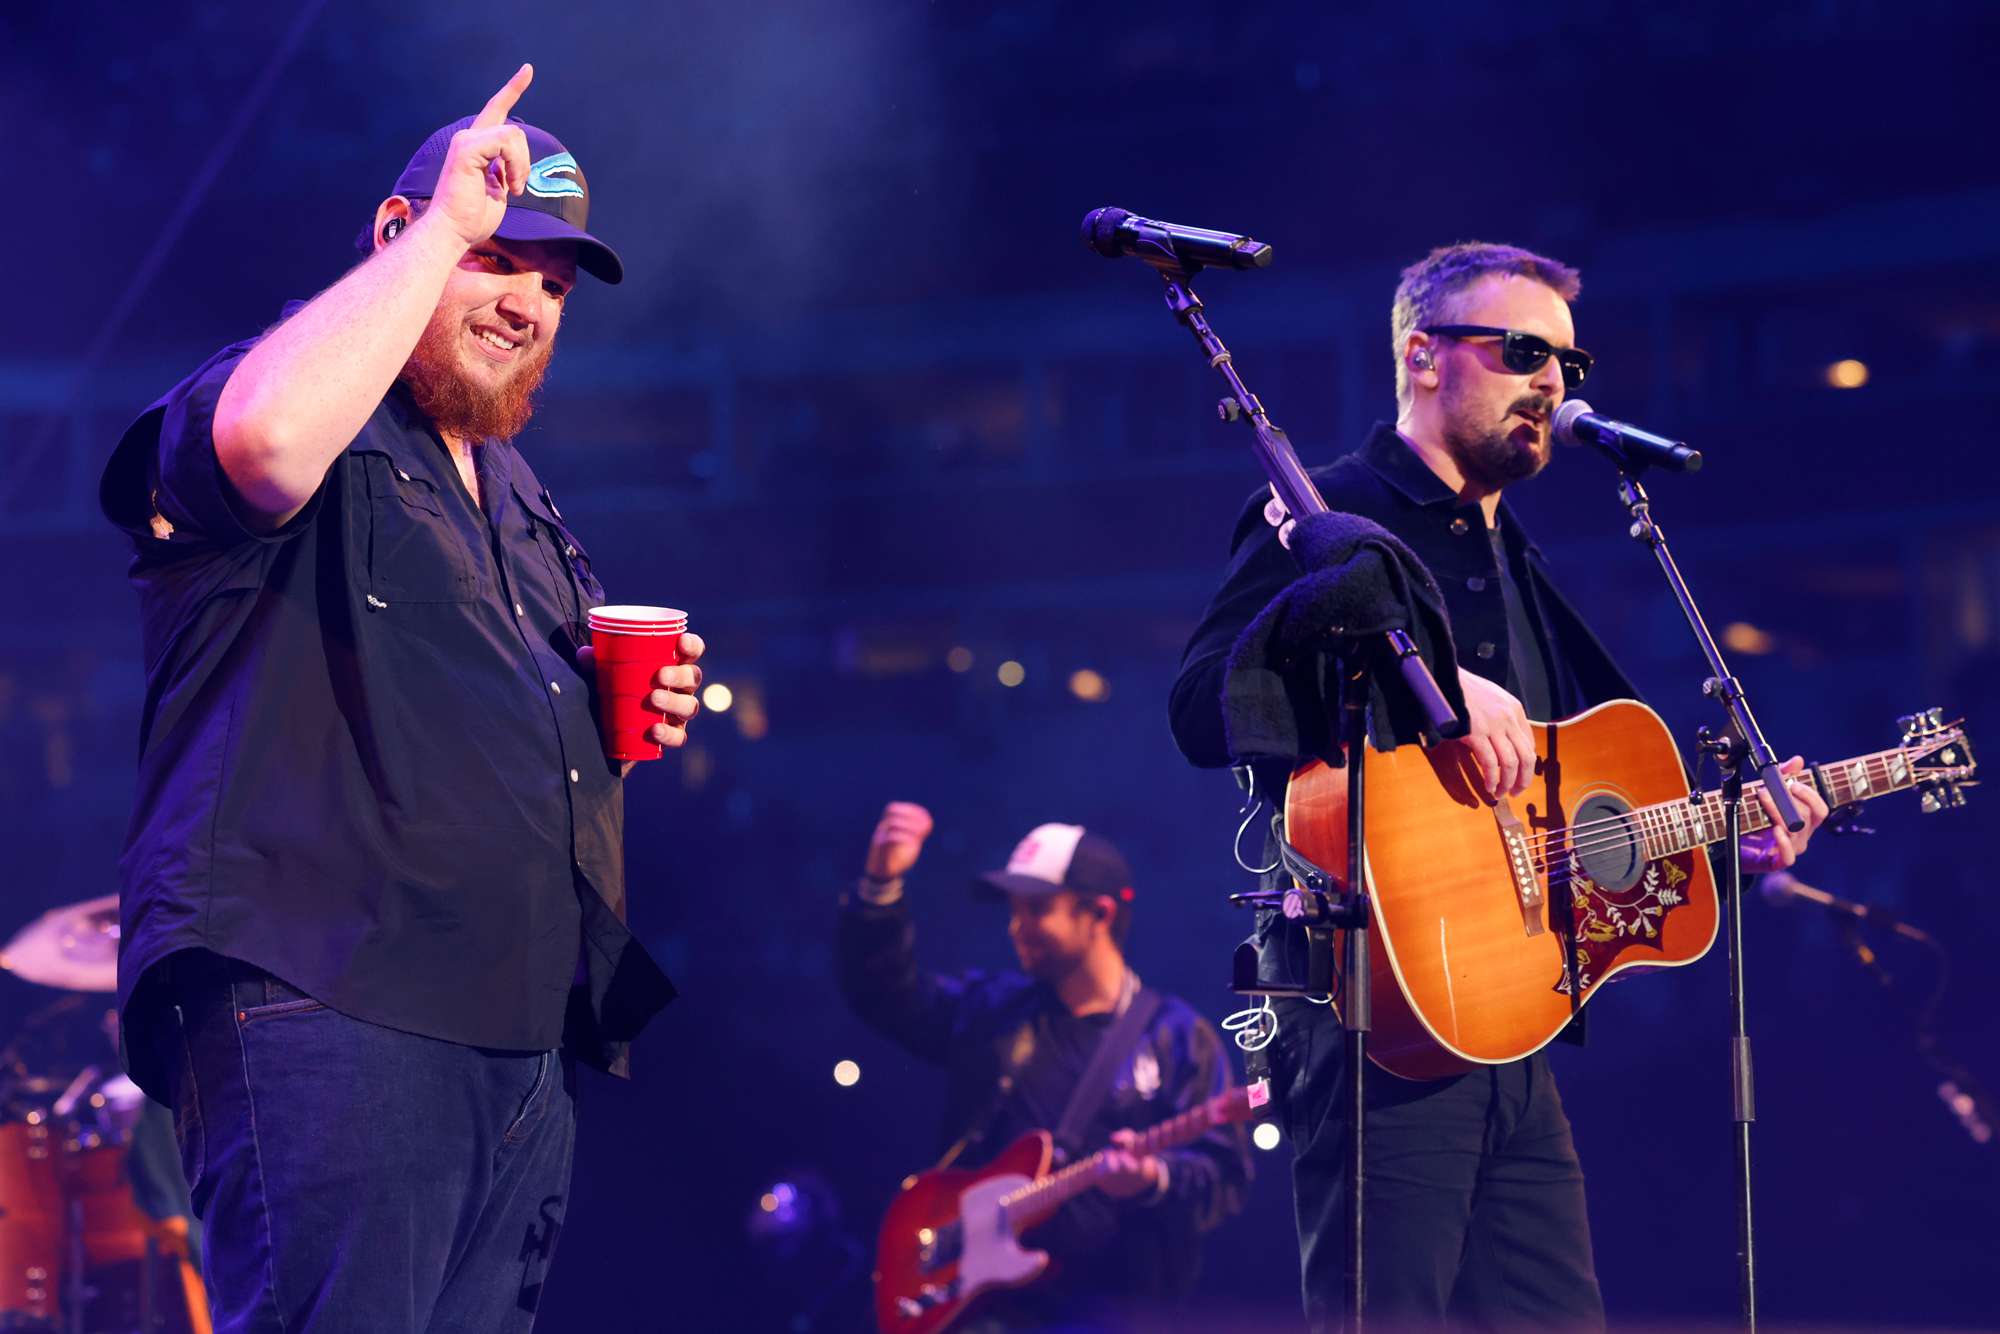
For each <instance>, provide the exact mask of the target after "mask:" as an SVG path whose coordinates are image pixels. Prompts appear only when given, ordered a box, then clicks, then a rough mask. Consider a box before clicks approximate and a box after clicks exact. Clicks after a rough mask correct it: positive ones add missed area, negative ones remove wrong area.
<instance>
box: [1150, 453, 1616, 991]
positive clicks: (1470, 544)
mask: <svg viewBox="0 0 2000 1334" xmlns="http://www.w3.org/2000/svg"><path fill="white" fill-rule="evenodd" d="M1310 475H1311V477H1312V479H1313V481H1314V483H1315V484H1316V485H1317V486H1318V487H1319V490H1320V494H1321V496H1323V497H1324V498H1325V500H1326V503H1327V505H1328V506H1330V507H1331V508H1333V509H1336V510H1345V511H1347V512H1348V513H1351V514H1359V515H1361V516H1363V517H1364V518H1369V519H1373V520H1374V521H1375V522H1376V523H1379V524H1381V525H1382V526H1383V527H1384V528H1386V529H1388V530H1389V531H1390V532H1392V533H1394V534H1395V535H1396V536H1397V537H1400V538H1401V539H1403V541H1404V542H1405V543H1407V544H1408V545H1409V547H1410V549H1411V550H1412V551H1414V552H1415V553H1416V554H1417V558H1418V559H1419V560H1421V561H1423V563H1424V565H1425V567H1426V568H1428V569H1429V570H1430V572H1431V573H1432V574H1433V575H1434V576H1436V578H1437V582H1438V586H1439V587H1440V588H1441V589H1442V590H1443V592H1444V600H1445V609H1446V611H1447V612H1448V614H1449V615H1450V617H1451V634H1452V639H1453V641H1454V644H1455V646H1456V648H1457V650H1458V655H1459V661H1458V664H1457V665H1458V666H1460V667H1463V668H1464V669H1465V670H1466V671H1468V672H1471V673H1473V674H1475V675H1478V676H1483V677H1486V678H1487V679H1488V680H1490V681H1493V682H1495V683H1497V684H1499V685H1502V686H1505V687H1508V688H1509V689H1511V690H1513V691H1515V692H1517V694H1518V693H1519V692H1521V691H1523V690H1524V689H1525V690H1526V691H1527V692H1528V693H1530V694H1534V695H1536V696H1537V697H1538V698H1537V701H1536V702H1537V704H1538V705H1539V704H1540V702H1541V698H1542V697H1544V696H1545V697H1546V701H1547V705H1548V711H1549V712H1550V713H1553V714H1554V715H1555V716H1556V717H1558V718H1560V717H1567V716H1569V715H1570V714H1573V713H1577V712H1580V711H1582V710H1583V709H1585V708H1588V707H1590V706H1591V705H1593V704H1602V703H1604V702H1605V701H1606V700H1611V699H1623V698H1634V697H1636V695H1637V692H1636V691H1635V690H1634V689H1633V687H1632V684H1631V682H1630V681H1629V680H1628V679H1627V678H1626V676H1625V674H1624V672H1622V671H1621V670H1619V668H1618V666H1617V664H1616V663H1615V662H1613V661H1612V658H1611V655H1610V654H1609V653H1607V652H1606V651H1605V649H1604V646H1603V644H1601V643H1599V642H1598V639H1597V636H1596V635H1594V634H1593V633H1592V632H1591V630H1590V628H1589V627H1588V626H1587V625H1586V624H1585V623H1584V621H1583V618H1582V617H1581V616H1580V615H1578V614H1577V611H1576V609H1575V608H1574V607H1572V606H1571V605H1570V603H1569V602H1568V600H1567V599H1565V598H1564V597H1563V595H1562V594H1561V593H1560V592H1558V591H1557V589H1556V586H1555V584H1554V583H1553V582H1552V581H1551V579H1550V578H1549V571H1548V564H1547V562H1546V561H1545V560H1544V559H1543V557H1542V553H1541V551H1540V549H1539V548H1537V547H1536V546H1535V544H1534V543H1533V542H1532V541H1530V540H1529V538H1528V536H1527V534H1526V532H1525V531H1524V530H1523V529H1522V527H1521V525H1520V522H1519V521H1518V520H1517V519H1516V518H1515V517H1514V512H1513V510H1512V509H1511V508H1510V507H1509V506H1508V504H1507V502H1506V500H1505V499H1502V500H1501V502H1500V505H1499V507H1498V511H1497V514H1496V523H1497V526H1498V529H1499V538H1500V540H1499V541H1498V542H1495V541H1494V540H1493V539H1492V537H1491V536H1490V535H1489V534H1488V530H1487V526H1486V519H1485V516H1484V514H1482V513H1481V511H1480V508H1479V505H1478V503H1477V502H1471V501H1461V500H1460V499H1459V498H1458V496H1457V494H1456V493H1454V492H1453V491H1452V489H1451V488H1450V487H1448V486H1446V485H1445V484H1444V482H1443V480H1442V479H1440V478H1439V477H1438V475H1437V474H1436V473H1434V472H1432V471H1431V470H1430V466H1429V465H1428V464H1426V463H1425V462H1424V461H1423V459H1422V458H1420V457H1418V455H1417V453H1416V451H1415V450H1413V449H1411V448H1410V447H1409V445H1407V444H1406V443H1404V441H1403V439H1402V438H1401V437H1400V436H1398V435H1397V434H1396V430H1395V428H1394V427H1392V426H1388V425H1386V424H1377V425H1376V427H1375V429H1374V430H1373V431H1372V432H1371V433H1370V434H1369V436H1368V439H1367V440H1366V441H1365V442H1363V444H1362V446H1361V448H1359V449H1357V450H1355V451H1354V452H1353V453H1351V454H1347V455H1344V456H1342V457H1341V458H1339V459H1336V460H1334V462H1332V463H1330V464H1326V465H1324V466H1321V467H1318V468H1314V469H1312V470H1311V474H1310ZM1269 497H1270V493H1269V491H1266V490H1259V491H1258V492H1257V493H1256V494H1255V495H1253V496H1251V497H1250V500H1249V502H1248V504H1246V505H1245V507H1244V509H1243V512H1242V514H1241V516H1240V517H1239V518H1238V519H1237V522H1236V530H1235V536H1234V538H1233V539H1232V543H1231V547H1230V558H1229V568H1228V572H1227V573H1226V574H1224V576H1223V579H1222V586H1221V587H1220V588H1219V589H1218V590H1217V591H1216V594H1215V596H1214V597H1213V598H1211V599H1210V600H1209V604H1208V608H1207V610H1206V611H1205V612H1203V614H1202V618H1201V622H1200V624H1198V625H1197V626H1196V627H1195V631H1194V634H1193V635H1192V636H1191V637H1190V638H1189V640H1188V645H1187V651H1186V653H1185V654H1184V655H1183V656H1182V658H1181V671H1180V677H1179V679H1177V680H1176V681H1175V682H1174V687H1173V694H1172V698H1171V700H1170V703H1169V713H1170V720H1171V722H1172V726H1173V733H1174V740H1175V741H1176V742H1177V743H1178V744H1179V746H1180V749H1181V753H1182V754H1184V755H1185V756H1187V758H1188V759H1189V760H1190V761H1191V762H1193V763H1194V764H1197V765H1200V766H1203V767H1205V768H1219V767H1221V766H1223V765H1227V764H1229V763H1231V762H1232V759H1233V757H1232V756H1231V755H1230V753H1229V743H1228V736H1227V733H1226V731H1225V729H1224V727H1223V715H1222V681H1223V672H1224V665H1225V663H1226V661H1227V659H1228V656H1229V650H1230V647H1231V646H1232V645H1233V644H1235V642H1236V637H1237V636H1238V635H1240V634H1241V633H1242V632H1243V630H1244V627H1246V626H1247V625H1249V624H1250V621H1251V619H1252V618H1253V617H1255V616H1256V615H1257V613H1258V612H1260V611H1262V610H1263V609H1264V606H1265V605H1266V604H1267V603H1269V602H1270V601H1271V600H1272V599H1273V598H1275V597H1276V596H1277V595H1278V594H1279V593H1281V592H1283V591H1284V589H1285V587H1286V585H1288V584H1290V583H1291V582H1292V580H1294V579H1296V578H1298V577H1299V569H1298V564H1297V562H1295V561H1294V560H1293V559H1292V557H1291V554H1290V553H1289V552H1287V551H1286V550H1285V549H1284V548H1283V547H1281V546H1280V545H1279V544H1278V536H1277V530H1276V529H1274V528H1272V527H1271V526H1270V525H1269V524H1268V523H1267V522H1265V519H1264V503H1265V501H1266V500H1268V499H1269ZM1503 555H1504V556H1505V557H1506V558H1507V564H1508V565H1509V566H1510V567H1511V568H1510V569H1503V568H1502V565H1501V557H1502V556H1503ZM1510 582H1511V583H1513V584H1514V585H1515V587H1514V589H1513V590H1512V593H1513V597H1512V598H1511V599H1510V596H1509V589H1508V587H1507V585H1508V584H1509V583H1510ZM1510 600H1518V602H1519V604H1520V605H1519V606H1518V607H1516V608H1514V609H1513V613H1514V614H1513V615H1512V616H1510V615H1509V611H1510V608H1509V605H1508V604H1509V602H1510ZM1523 621H1525V622H1528V623H1530V624H1526V625H1521V629H1520V630H1517V629H1516V625H1519V624H1520V623H1521V622H1523ZM1522 631H1530V632H1532V635H1533V638H1534V640H1535V642H1534V643H1531V644H1521V645H1517V644H1516V642H1515V641H1516V637H1517V635H1518V634H1519V633H1521V632H1522ZM1517 659H1518V660H1519V663H1520V665H1517ZM1326 666H1327V664H1326V663H1325V662H1323V661H1322V662H1320V663H1309V664H1303V665H1302V666H1301V668H1300V670H1301V671H1302V672H1306V673H1310V674H1312V676H1313V678H1314V679H1313V680H1311V681H1309V682H1302V683H1301V684H1300V686H1299V688H1298V689H1295V690H1292V691H1291V692H1290V693H1289V698H1291V699H1292V700H1294V701H1296V702H1297V707H1298V708H1300V709H1301V710H1303V711H1311V712H1312V713H1313V715H1314V716H1313V717H1311V718H1302V719H1301V726H1300V729H1299V731H1300V734H1301V735H1302V736H1326V737H1329V738H1330V737H1332V736H1333V735H1334V733H1333V727H1334V722H1333V720H1334V717H1335V711H1334V708H1333V706H1334V705H1336V704H1337V700H1336V698H1335V697H1334V692H1333V691H1331V690H1329V689H1326V688H1325V687H1326V684H1327V680H1326V678H1327V676H1328V673H1327V670H1326ZM1449 666H1450V665H1449V664H1433V666H1432V670H1433V671H1434V672H1436V673H1437V674H1439V675H1442V674H1443V673H1444V671H1446V670H1448V669H1449ZM1523 667H1525V668H1526V670H1528V671H1529V672H1530V673H1531V674H1533V675H1537V676H1539V677H1540V679H1539V680H1536V681H1533V682H1532V683H1529V684H1525V685H1524V683H1523V681H1522V680H1521V676H1520V673H1521V670H1522V669H1523ZM1297 758H1299V759H1301V760H1303V759H1306V758H1310V757H1309V756H1299V757H1297ZM1287 777H1288V766H1284V765H1279V766H1274V767H1272V768H1271V769H1270V770H1269V771H1268V772H1266V771H1264V770H1262V769H1260V771H1259V790H1260V791H1261V792H1262V793H1263V794H1264V795H1265V796H1266V797H1268V798H1269V799H1270V800H1271V801H1273V802H1274V803H1276V805H1277V807H1278V808H1279V809H1282V808H1283V805H1284V791H1285V784H1286V779H1287ZM1265 860H1266V861H1267V862H1269V861H1271V860H1272V859H1271V858H1270V857H1266V859H1265ZM1271 882H1272V883H1277V877H1276V876H1273V877H1272V878H1271ZM1283 922H1284V919H1283V918H1281V917H1279V916H1278V915H1277V914H1275V913H1260V914H1258V922H1257V932H1256V935H1255V936H1254V937H1253V939H1254V940H1255V941H1256V942H1257V943H1258V945H1259V946H1260V948H1261V950H1262V952H1263V957H1264V962H1263V963H1262V964H1261V965H1260V967H1261V968H1262V969H1263V974H1264V976H1266V977H1272V978H1280V979H1293V980H1296V979H1297V978H1300V977H1302V976H1303V973H1302V972H1301V971H1300V970H1301V968H1302V962H1301V956H1300V955H1299V954H1298V952H1297V945H1298V940H1297V937H1296V935H1295V933H1293V932H1290V931H1288V930H1285V929H1284V926H1283Z"/></svg>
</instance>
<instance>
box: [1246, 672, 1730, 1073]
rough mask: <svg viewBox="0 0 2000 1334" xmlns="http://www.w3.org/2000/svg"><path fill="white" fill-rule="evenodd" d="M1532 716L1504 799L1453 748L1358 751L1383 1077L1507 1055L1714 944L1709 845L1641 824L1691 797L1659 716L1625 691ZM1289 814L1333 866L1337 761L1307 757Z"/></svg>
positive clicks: (1376, 1049)
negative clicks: (1623, 984)
mask: <svg viewBox="0 0 2000 1334" xmlns="http://www.w3.org/2000/svg"><path fill="white" fill-rule="evenodd" d="M1530 726H1531V728H1532V730H1533V731H1534V734H1535V751H1536V756H1537V760H1538V762H1537V764H1536V766H1535V776H1534V780H1533V782H1532V783H1531V784H1530V785H1529V787H1528V790H1527V791H1526V792H1525V793H1523V794H1522V795H1520V796H1519V797H1514V798H1510V799H1507V800H1504V801H1501V802H1497V803H1495V802H1490V801H1488V800H1487V799H1486V798H1485V797H1484V796H1483V795H1482V794H1481V792H1480V790H1479V786H1478V779H1477V774H1476V772H1475V771H1474V770H1473V768H1472V766H1471V764H1470V762H1469V760H1468V759H1467V758H1466V756H1465V752H1464V748H1463V747H1460V746H1449V745H1447V746H1438V747H1432V748H1429V749H1425V748H1424V747H1421V746H1403V747H1399V748H1397V749H1396V750H1393V751H1386V752H1384V751H1376V750H1372V749H1371V750H1367V751H1366V754H1365V758H1364V760H1363V763H1364V766H1365V768H1364V779H1365V788H1364V793H1363V806H1364V816H1365V821H1364V835H1365V837H1364V853H1365V859H1364V874H1365V877H1366V883H1367V889H1368V894H1369V900H1370V903H1371V906H1372V912H1373V919H1372V920H1373V924H1374V930H1375V939H1374V942H1373V943H1374V967H1373V970H1372V984H1373V985H1372V990H1371V992H1370V996H1371V999H1372V1001H1373V1020H1374V1027H1373V1030H1372V1031H1371V1033H1370V1035H1369V1043H1368V1052H1369V1055H1370V1056H1371V1057H1372V1058H1373V1059H1374V1061H1375V1062H1376V1064H1378V1065H1380V1066H1381V1067H1382V1068H1383V1069H1385V1070H1388V1071H1389V1072H1390V1073H1392V1074H1396V1075H1401V1076H1402V1077H1404V1078H1406V1079H1439V1078H1443V1077H1445V1076H1447V1075H1453V1074H1459V1073H1462V1072H1464V1071H1466V1070H1468V1069H1471V1068H1472V1067H1473V1066H1475V1065H1480V1064H1498V1063H1501V1062H1505V1061H1513V1060H1518V1059H1520V1058H1521V1057H1523V1056H1526V1055H1528V1054H1530V1053H1532V1052H1534V1051H1536V1050H1538V1049H1540V1048H1541V1047H1542V1046H1544V1045H1545V1044H1546V1043H1548V1042H1549V1041H1550V1039H1552V1038H1554V1037H1555V1036H1556V1034H1557V1033H1559V1032H1561V1031H1562V1029H1563V1027H1564V1025H1566V1024H1567V1023H1568V1022H1569V1021H1570V1018H1571V1017H1572V1015H1573V1014H1574V1013H1575V1012H1576V1011H1577V1010H1578V1009H1580V1008H1581V1007H1582V1006H1583V1004H1584V1003H1585V1002H1586V1001H1588V1000H1589V999H1590V997H1591V996H1592V995H1593V994H1594V993H1595V992H1596V990H1597V988H1598V987H1600V986H1602V985H1603V984H1604V983H1605V982H1607V981H1609V980H1610V979H1611V978H1612V977H1614V976H1616V975H1617V974H1619V973H1620V972H1624V971H1627V970H1630V969H1635V968H1661V967H1675V966H1678V965H1681V964H1688V963H1692V962H1694V961H1695V960H1696V959H1699V958H1700V957H1701V956H1702V955H1703V954H1705V953H1707V952H1708V948H1709V946H1710V945H1712V944H1713V943H1714V941H1715V935H1716V926H1717V921H1718V913H1717V900H1716V891H1715V880H1714V877H1713V875H1712V873H1711V871H1710V869H1709V863H1708V857H1707V854H1706V853H1705V852H1704V851H1703V849H1702V848H1701V847H1698V846H1697V847H1690V848H1685V849H1678V850H1676V849H1673V848H1671V845H1670V842H1669V841H1668V840H1664V839H1662V840H1660V841H1659V842H1658V843H1654V842H1653V841H1652V840H1651V839H1649V837H1648V833H1649V831H1650V830H1651V829H1652V827H1653V822H1655V821H1657V820H1658V819H1660V818H1661V817H1658V816H1656V815H1654V814H1650V813H1648V812H1646V811H1645V809H1644V808H1647V807H1656V808H1659V807H1665V806H1668V805H1669V804H1671V803H1673V802H1674V801H1675V799H1676V798H1678V799H1679V802H1680V804H1681V805H1682V806H1685V805H1686V801H1687V794H1688V788H1687V779H1686V776H1685V773H1684V771H1683V769H1682V767H1681V762H1680V755H1679V752H1678V751H1677V750H1676V748H1675V746H1674V743H1673V738H1672V736H1671V735H1670V734H1669V733H1668V731H1667V728H1666V725H1665V724H1664V723H1663V722H1661V720H1660V717H1659V715H1658V714H1656V713H1654V712H1653V711H1652V710H1651V709H1649V708H1647V707H1646V706H1645V705H1643V704H1638V703H1635V702H1633V701H1630V700H1619V701H1614V702H1612V703H1609V704H1604V705H1600V706H1599V707H1597V708H1594V709H1591V710H1590V711H1589V712H1587V713H1583V714H1579V715H1577V716H1576V717H1574V718H1570V719H1566V720H1564V721H1562V722H1559V723H1547V724H1542V723H1536V724H1531V725H1530ZM1285 817H1286V829H1287V833H1288V837H1289V838H1290V839H1291V842H1292V844H1293V846H1295V847H1297V848H1298V849H1299V850H1300V851H1301V852H1303V853H1304V854H1305V855H1306V856H1307V857H1309V858H1310V859H1312V860H1313V861H1314V862H1316V863H1317V864H1318V865H1320V866H1322V867H1325V868H1327V869H1328V870H1329V871H1331V872H1333V873H1334V874H1335V875H1337V876H1344V874H1345V872H1346V868H1347V842H1348V839H1347V826H1348V819H1347V775H1346V772H1345V770H1342V769H1334V768H1331V767H1329V766H1327V765H1325V764H1321V763H1318V762H1314V763H1312V764H1308V765H1306V766H1305V767H1303V768H1301V769H1300V770H1299V771H1298V772H1297V773H1295V774H1294V775H1293V777H1292V782H1291V789H1290V793H1289V795H1288V796H1287V798H1286V802H1285ZM1668 818H1671V817H1668ZM1655 851H1657V853H1658V855H1649V854H1651V853H1653V852H1655ZM1338 947H1339V942H1336V948H1338ZM1336 957H1339V956H1336ZM1335 1004H1336V1005H1338V1004H1339V998H1338V997H1336V998H1335Z"/></svg>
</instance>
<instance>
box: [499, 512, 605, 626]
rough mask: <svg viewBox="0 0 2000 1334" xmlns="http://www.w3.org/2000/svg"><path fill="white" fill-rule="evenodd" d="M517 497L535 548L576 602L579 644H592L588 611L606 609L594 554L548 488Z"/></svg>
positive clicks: (560, 584)
mask: <svg viewBox="0 0 2000 1334" xmlns="http://www.w3.org/2000/svg"><path fill="white" fill-rule="evenodd" d="M514 495H515V496H516V497H517V498H518V499H519V500H520V502H521V507H522V508H523V509H525V510H527V512H528V526H529V527H530V528H531V529H532V530H533V531H534V535H535V544H536V545H537V546H538V547H540V548H541V550H542V555H543V558H544V559H545V560H546V561H547V562H548V566H549V573H550V575H551V576H553V577H554V578H555V580H556V583H557V586H558V587H559V588H567V589H568V590H569V592H570V595H571V597H572V598H573V599H574V600H575V604H574V608H573V615H574V616H575V618H576V622H577V625H576V626H575V627H573V628H574V629H575V630H576V631H577V632H578V636H579V642H588V635H587V634H583V633H582V621H583V616H584V613H585V612H586V611H588V610H589V609H590V608H592V607H600V606H603V605H604V585H603V584H601V583H599V582H598V580H597V576H596V575H595V574H593V573H592V572H591V568H590V553H589V552H587V551H585V550H584V549H583V543H581V542H579V541H578V540H577V537H576V534H575V533H574V532H572V531H571V530H570V527H569V525H568V524H567V523H566V522H564V520H563V517H562V511H561V510H558V509H557V508H556V504H555V499H554V497H552V496H551V495H550V494H549V492H548V488H546V487H544V488H542V489H541V490H539V491H536V492H534V493H533V494H530V493H528V492H526V491H523V490H521V489H520V488H518V487H517V488H516V489H515V491H514Z"/></svg>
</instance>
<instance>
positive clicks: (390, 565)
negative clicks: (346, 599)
mask: <svg viewBox="0 0 2000 1334" xmlns="http://www.w3.org/2000/svg"><path fill="white" fill-rule="evenodd" d="M354 453H355V455H356V457H357V458H358V459H359V460H360V463H361V472H362V477H363V479H364V480H365V482H366V484H367V486H366V489H367V492H368V504H367V514H366V522H367V535H366V546H365V551H366V556H367V558H366V561H365V563H364V566H363V578H364V579H365V580H366V584H367V593H368V597H369V605H370V606H372V607H375V608H376V609H377V610H380V609H381V607H382V606H393V605H394V604H396V603H398V602H471V601H473V600H474V599H475V598H476V597H477V596H478V595H479V577H478V575H477V573H476V572H475V571H474V569H473V564H472V559H471V554H470V553H469V552H468V551H467V550H466V547H465V540H464V538H463V537H462V536H461V535H460V533H459V531H458V528H457V525H455V524H454V523H453V522H452V521H451V519H450V518H449V517H447V515H446V512H445V504H444V496H443V495H441V494H440V493H439V491H438V488H437V485H436V484H435V483H434V482H432V481H431V480H430V479H429V478H427V477H421V476H418V475H416V474H414V473H411V472H410V471H409V470H408V469H406V468H403V467H402V466H401V465H399V464H398V463H397V462H396V461H395V460H394V459H393V458H391V457H390V456H389V455H388V454H386V453H383V452H381V451H378V450H362V449H357V450H355V451H354ZM378 604H379V605H378Z"/></svg>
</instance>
